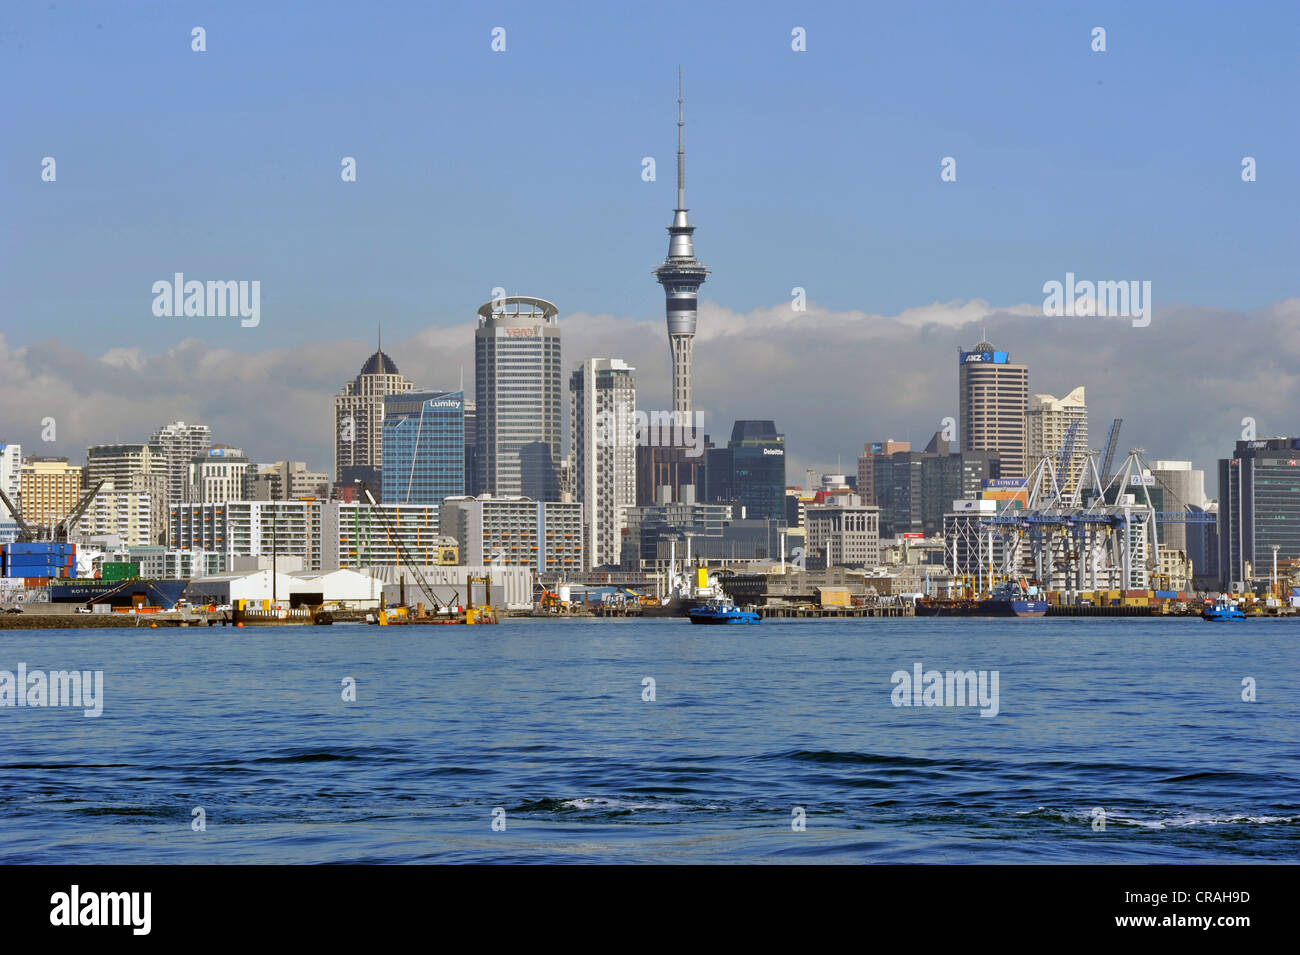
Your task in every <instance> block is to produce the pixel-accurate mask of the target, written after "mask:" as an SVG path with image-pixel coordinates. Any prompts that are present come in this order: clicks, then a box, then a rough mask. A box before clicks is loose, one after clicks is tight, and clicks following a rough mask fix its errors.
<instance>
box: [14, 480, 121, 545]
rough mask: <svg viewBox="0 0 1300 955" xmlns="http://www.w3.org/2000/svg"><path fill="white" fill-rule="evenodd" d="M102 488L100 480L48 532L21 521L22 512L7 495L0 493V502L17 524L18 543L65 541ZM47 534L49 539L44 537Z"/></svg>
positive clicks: (102, 483) (102, 484) (43, 528)
mask: <svg viewBox="0 0 1300 955" xmlns="http://www.w3.org/2000/svg"><path fill="white" fill-rule="evenodd" d="M103 486H104V481H103V480H101V481H100V482H99V483H98V484H96V485H95V486H94V487H93V488H91V489H90V490H89V491H87V492H86V495H85V497H83V498H82V499H81V501H80V502H79V503H78V504H77V506H76V507H74V508H73V509H72V510H71V511H69V512H68V513H67V514H66V515H64V516H63V517H61V518H59V519H58V520H57V521H55V522H54V523H53V524H51V525H50V526H49V528H48V530H47V529H46V528H45V527H43V526H42V527H37V528H36V529H35V530H33V529H32V527H31V525H30V524H28V523H27V522H26V521H25V520H23V515H22V512H21V511H20V510H19V509H18V506H17V505H15V504H14V502H13V501H11V500H10V499H9V495H8V494H6V493H5V492H4V491H0V501H3V502H4V505H5V507H7V508H8V509H9V513H10V514H12V515H13V517H14V521H15V522H16V523H17V524H18V541H19V542H20V543H24V544H26V543H29V542H31V541H37V540H51V541H66V540H67V539H68V532H69V531H71V530H72V528H73V527H74V526H75V525H76V523H77V521H79V520H80V519H81V515H82V514H84V513H86V508H88V507H90V502H91V501H93V500H94V499H95V495H96V494H98V493H99V489H100V488H102V487H103ZM47 533H48V534H49V537H46V536H45V535H46V534H47Z"/></svg>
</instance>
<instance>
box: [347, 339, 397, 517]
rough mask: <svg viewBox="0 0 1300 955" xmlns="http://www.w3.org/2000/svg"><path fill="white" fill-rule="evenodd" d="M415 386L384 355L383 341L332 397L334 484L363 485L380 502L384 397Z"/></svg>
mask: <svg viewBox="0 0 1300 955" xmlns="http://www.w3.org/2000/svg"><path fill="white" fill-rule="evenodd" d="M414 388H415V384H414V383H413V382H412V381H410V380H409V379H407V378H406V377H405V376H404V375H403V374H402V373H401V372H400V371H398V369H397V363H396V362H395V361H393V359H392V358H390V357H389V356H388V355H387V354H385V352H384V347H383V340H382V339H381V340H380V343H379V347H378V348H377V349H376V350H375V352H374V354H372V355H371V356H370V357H369V358H367V359H366V360H365V363H364V364H363V365H362V366H361V370H360V371H359V372H357V376H356V377H355V378H353V379H352V380H351V381H350V382H348V383H347V384H346V385H344V386H343V390H342V391H340V392H339V393H338V394H337V395H335V397H334V480H335V481H336V482H337V483H339V484H353V483H354V482H356V481H358V480H360V481H364V482H365V483H366V485H367V486H368V487H369V488H370V489H371V492H372V493H373V494H374V495H375V500H379V499H380V487H381V482H380V472H381V468H382V465H383V429H384V396H385V395H399V394H405V393H406V392H408V391H412V390H414Z"/></svg>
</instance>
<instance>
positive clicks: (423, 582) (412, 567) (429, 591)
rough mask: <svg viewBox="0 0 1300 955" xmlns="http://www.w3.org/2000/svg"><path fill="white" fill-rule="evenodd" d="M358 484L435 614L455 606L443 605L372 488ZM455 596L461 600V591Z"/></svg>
mask: <svg viewBox="0 0 1300 955" xmlns="http://www.w3.org/2000/svg"><path fill="white" fill-rule="evenodd" d="M358 483H360V484H361V493H362V494H364V495H365V497H366V500H367V501H368V502H369V504H370V513H371V514H376V513H377V514H378V515H379V518H380V520H382V521H383V522H384V528H385V529H386V530H387V531H388V535H389V537H391V538H392V539H393V546H395V547H396V548H397V556H398V557H399V558H400V559H401V562H402V566H403V567H405V568H406V570H408V571H410V574H411V576H412V577H414V578H415V582H416V583H417V584H419V586H420V589H421V590H422V591H424V594H425V596H426V597H428V598H429V605H430V606H431V607H433V609H434V612H435V613H441V612H442V611H443V610H445V609H447V608H448V607H450V606H453V605H451V604H443V603H442V601H440V600H439V599H438V597H437V595H436V594H435V593H434V591H433V586H432V585H431V584H430V583H429V581H428V579H427V578H426V577H425V576H424V574H423V572H421V570H420V567H419V565H418V564H417V563H416V562H415V561H414V560H412V559H411V555H410V554H409V553H408V552H407V550H406V545H405V544H403V543H402V538H401V536H400V535H399V534H398V533H397V528H396V527H394V526H393V524H392V522H391V521H390V520H389V519H388V514H387V513H386V512H385V511H384V510H383V509H382V508H381V507H379V506H378V504H377V503H376V501H375V496H374V495H373V494H371V493H370V488H368V487H366V485H365V482H358ZM404 590H405V587H403V591H404ZM453 596H454V597H456V598H459V597H460V591H458V590H457V591H453Z"/></svg>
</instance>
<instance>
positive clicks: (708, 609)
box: [686, 597, 762, 624]
mask: <svg viewBox="0 0 1300 955" xmlns="http://www.w3.org/2000/svg"><path fill="white" fill-rule="evenodd" d="M686 616H687V617H689V618H690V620H691V623H706V624H716V623H758V622H759V621H760V620H761V619H762V617H760V616H759V615H758V614H757V613H756V612H755V611H753V610H741V609H740V608H739V607H737V606H736V605H735V604H734V603H732V602H731V600H730V599H728V598H727V597H713V598H711V599H710V600H708V601H706V602H705V604H704V606H702V607H696V608H695V609H693V610H688V611H687V612H686Z"/></svg>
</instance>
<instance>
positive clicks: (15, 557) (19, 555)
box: [0, 541, 77, 586]
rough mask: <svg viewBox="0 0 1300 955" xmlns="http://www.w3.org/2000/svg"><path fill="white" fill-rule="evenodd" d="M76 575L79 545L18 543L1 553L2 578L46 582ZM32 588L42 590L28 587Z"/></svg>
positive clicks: (4, 547)
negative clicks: (53, 578)
mask: <svg viewBox="0 0 1300 955" xmlns="http://www.w3.org/2000/svg"><path fill="white" fill-rule="evenodd" d="M76 575H77V545H76V544H70V543H68V542H67V541H27V542H25V543H24V542H18V541H15V542H14V543H12V544H5V545H4V546H3V549H0V576H3V577H23V578H25V579H27V580H28V581H44V580H48V579H49V578H51V577H58V578H66V577H75V576H76ZM29 586H40V584H39V583H37V584H29Z"/></svg>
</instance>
